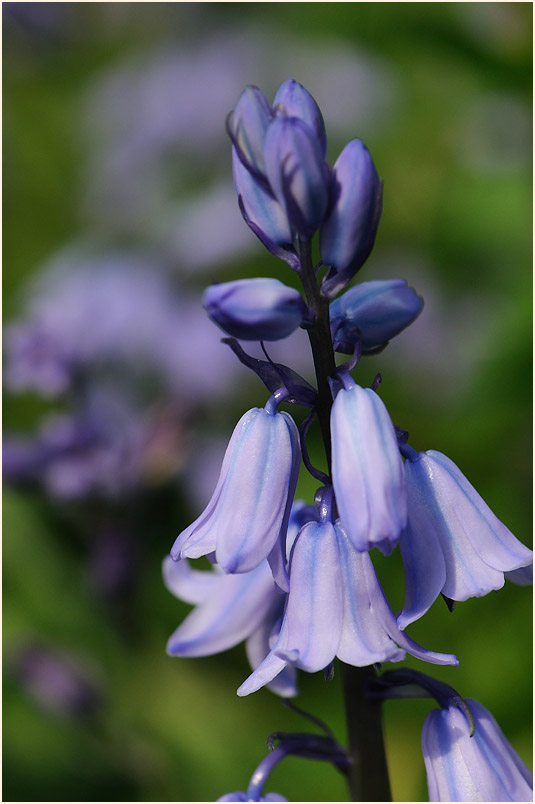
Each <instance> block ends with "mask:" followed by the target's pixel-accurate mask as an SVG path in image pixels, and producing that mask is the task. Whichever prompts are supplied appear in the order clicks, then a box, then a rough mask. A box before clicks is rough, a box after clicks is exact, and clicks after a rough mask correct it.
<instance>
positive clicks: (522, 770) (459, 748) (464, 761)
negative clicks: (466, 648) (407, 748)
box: [422, 698, 533, 801]
mask: <svg viewBox="0 0 535 804" xmlns="http://www.w3.org/2000/svg"><path fill="white" fill-rule="evenodd" d="M466 702H467V703H468V705H469V706H470V709H471V712H472V714H473V716H474V720H475V734H474V735H473V736H472V737H471V736H470V725H469V723H468V722H467V720H466V718H465V716H464V714H463V713H462V712H461V710H460V709H458V708H457V707H455V706H448V707H446V708H445V709H433V710H432V711H431V712H430V713H429V715H428V716H427V718H426V720H425V723H424V727H423V732H422V750H423V755H424V761H425V767H426V771H427V784H428V788H429V800H430V801H533V776H532V774H531V773H530V771H529V770H528V768H527V767H526V766H525V764H524V763H523V762H522V760H521V759H520V757H519V756H518V754H517V753H516V751H515V750H514V749H513V748H512V746H511V745H510V743H509V742H508V741H507V739H506V738H505V736H504V734H503V732H502V731H501V729H500V727H499V726H498V724H497V723H496V721H495V719H494V718H493V717H492V715H491V714H490V712H488V711H487V710H486V709H485V707H484V706H482V705H481V704H480V703H478V701H475V700H474V699H473V698H467V699H466Z"/></svg>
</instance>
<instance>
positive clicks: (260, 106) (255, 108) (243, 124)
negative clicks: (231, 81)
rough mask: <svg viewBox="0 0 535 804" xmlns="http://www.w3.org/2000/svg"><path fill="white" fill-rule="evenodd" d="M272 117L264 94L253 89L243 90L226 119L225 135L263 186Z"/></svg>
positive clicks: (249, 87)
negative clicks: (265, 154) (267, 136)
mask: <svg viewBox="0 0 535 804" xmlns="http://www.w3.org/2000/svg"><path fill="white" fill-rule="evenodd" d="M272 117H273V114H272V111H271V107H270V105H269V103H268V102H267V100H266V98H265V96H264V94H263V92H261V90H260V89H258V87H255V86H248V87H245V89H244V90H243V92H242V94H241V95H240V97H239V99H238V102H237V104H236V106H235V107H234V109H233V110H232V112H231V113H230V114H229V116H228V117H227V132H228V135H229V137H230V139H231V140H232V144H233V145H234V148H235V149H236V152H237V154H238V156H239V158H240V160H241V162H242V163H243V165H244V166H245V167H246V168H247V170H248V171H250V172H251V173H252V174H253V176H255V177H256V178H257V179H259V180H260V181H262V182H264V183H265V182H266V169H265V163H264V142H265V138H266V132H267V129H268V126H269V123H270V121H271V119H272Z"/></svg>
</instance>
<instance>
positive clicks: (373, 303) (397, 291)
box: [330, 279, 423, 354]
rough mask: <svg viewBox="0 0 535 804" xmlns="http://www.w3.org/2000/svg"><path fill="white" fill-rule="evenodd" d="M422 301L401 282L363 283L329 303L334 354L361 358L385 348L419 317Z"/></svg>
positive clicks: (392, 280) (380, 281) (390, 280)
mask: <svg viewBox="0 0 535 804" xmlns="http://www.w3.org/2000/svg"><path fill="white" fill-rule="evenodd" d="M422 307H423V300H422V299H421V298H420V296H417V295H416V293H415V292H414V290H413V289H412V288H410V287H408V285H407V283H406V282H405V281H404V280H403V279H386V280H376V281H373V282H362V283H361V284H359V285H355V287H352V288H350V289H349V290H346V292H345V293H344V294H343V295H342V296H339V297H338V298H337V299H335V300H334V301H333V302H331V306H330V320H331V333H332V337H333V343H334V345H335V349H336V351H337V352H343V353H344V354H352V353H353V351H354V348H355V344H356V343H357V342H358V341H360V343H361V348H362V352H363V354H366V352H372V351H375V350H376V349H379V348H380V347H381V346H385V345H386V344H387V343H388V341H389V340H391V338H393V337H394V336H395V335H398V334H399V333H400V332H401V331H402V330H403V329H405V327H408V326H409V324H411V323H412V322H413V321H414V320H415V318H417V317H418V315H419V314H420V312H421V310H422Z"/></svg>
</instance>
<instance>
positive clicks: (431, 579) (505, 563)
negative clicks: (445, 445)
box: [398, 447, 533, 628]
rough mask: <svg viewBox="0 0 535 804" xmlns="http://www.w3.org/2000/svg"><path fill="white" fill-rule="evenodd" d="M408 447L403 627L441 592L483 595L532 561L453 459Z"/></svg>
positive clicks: (454, 597)
mask: <svg viewBox="0 0 535 804" xmlns="http://www.w3.org/2000/svg"><path fill="white" fill-rule="evenodd" d="M405 449H406V450H407V455H408V457H407V460H406V461H405V462H404V470H405V475H406V479H407V495H408V510H409V521H408V525H407V528H406V530H405V532H404V533H403V536H402V538H401V541H400V548H401V554H402V556H403V563H404V566H405V579H406V599H405V605H404V608H403V612H402V613H401V615H400V617H399V620H398V622H399V624H400V627H402V628H404V627H405V626H406V625H408V624H409V623H411V622H413V621H414V620H417V619H418V618H419V617H421V616H422V615H423V614H425V612H426V611H427V610H428V609H429V607H430V606H431V604H432V603H433V602H434V601H435V600H436V598H437V597H438V595H439V594H440V593H442V594H443V595H445V596H446V597H447V598H450V599H451V600H467V599H468V598H469V597H481V596H483V595H486V594H488V593H489V592H490V591H492V590H495V589H500V588H501V587H502V586H503V585H504V582H505V579H504V573H506V572H511V571H514V570H517V569H519V568H521V567H526V566H529V565H531V564H532V563H533V553H532V552H531V550H529V549H528V548H527V547H525V546H524V545H523V544H522V543H521V542H519V541H518V539H517V538H516V537H515V536H513V534H512V533H511V531H510V530H509V529H508V528H507V527H506V526H505V525H504V524H503V522H500V520H499V519H498V517H497V516H496V515H495V514H493V512H492V511H491V510H490V508H489V507H488V505H487V504H486V503H485V501H484V500H483V499H482V498H481V497H480V495H479V494H478V493H477V491H476V490H475V488H474V487H473V486H472V485H471V484H470V483H469V482H468V480H467V479H466V477H465V476H464V475H463V474H462V472H461V471H460V469H459V468H458V467H457V466H456V465H455V464H454V463H453V461H452V460H450V459H449V458H447V457H446V456H445V455H443V454H442V453H441V452H437V451H436V450H429V451H428V452H420V453H418V452H416V451H415V450H412V449H411V448H410V447H407V448H405Z"/></svg>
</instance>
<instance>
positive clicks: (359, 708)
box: [299, 239, 392, 801]
mask: <svg viewBox="0 0 535 804" xmlns="http://www.w3.org/2000/svg"><path fill="white" fill-rule="evenodd" d="M299 257H300V262H301V267H300V270H299V275H300V278H301V281H302V283H303V289H304V291H305V297H306V301H307V304H308V305H309V307H310V308H311V309H312V310H313V311H314V313H315V316H316V318H315V322H314V324H313V326H311V327H310V328H309V329H308V336H309V339H310V346H311V349H312V355H313V360H314V369H315V372H316V380H317V386H318V399H317V404H316V413H317V416H318V422H319V426H320V429H321V433H322V437H323V443H324V446H325V453H326V456H327V463H328V470H329V473H330V470H331V428H330V416H331V407H332V395H331V389H330V386H329V382H328V379H329V377H332V376H333V374H334V372H335V370H336V362H335V359H334V350H333V344H332V338H331V330H330V323H329V301H328V300H327V299H325V298H324V297H323V296H322V294H321V292H320V288H319V285H318V282H317V280H316V276H315V272H314V268H313V265H312V254H311V247H310V240H304V239H300V240H299ZM340 667H341V670H342V683H343V695H344V706H345V715H346V728H347V736H348V754H349V756H350V757H351V759H352V762H351V764H350V765H349V767H348V770H347V781H348V786H349V792H350V795H351V800H352V801H391V800H392V795H391V791H390V781H389V777H388V768H387V763H386V753H385V745H384V737H383V726H382V717H381V706H380V704H378V702H377V701H372V700H370V699H369V698H368V697H367V695H366V687H367V683H368V679H369V678H370V676H371V677H375V676H376V673H375V670H374V668H373V667H371V666H368V667H354V666H352V665H348V664H346V663H345V662H340Z"/></svg>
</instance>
